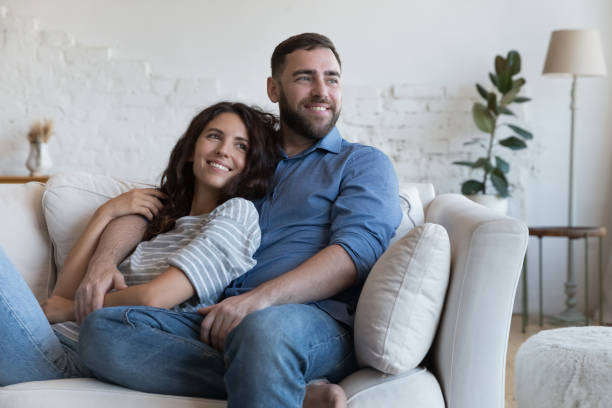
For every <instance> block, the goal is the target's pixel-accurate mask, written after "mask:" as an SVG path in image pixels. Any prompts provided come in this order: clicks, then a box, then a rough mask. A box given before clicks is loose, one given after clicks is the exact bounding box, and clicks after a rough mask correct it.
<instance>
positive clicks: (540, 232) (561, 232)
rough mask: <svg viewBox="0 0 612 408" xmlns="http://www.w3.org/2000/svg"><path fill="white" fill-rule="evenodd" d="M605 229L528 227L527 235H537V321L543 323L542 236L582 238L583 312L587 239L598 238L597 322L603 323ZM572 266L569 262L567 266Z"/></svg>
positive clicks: (525, 316) (586, 297)
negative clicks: (603, 250) (603, 247)
mask: <svg viewBox="0 0 612 408" xmlns="http://www.w3.org/2000/svg"><path fill="white" fill-rule="evenodd" d="M606 234H607V231H606V229H605V228H604V227H529V235H530V236H535V237H538V290H539V294H538V302H539V304H538V307H539V323H540V326H543V325H544V315H543V313H542V303H543V302H542V238H543V237H565V238H567V239H569V240H573V239H584V304H585V312H586V311H588V306H589V253H588V249H589V246H588V239H589V238H598V239H599V274H598V279H599V324H600V325H601V324H602V323H603V272H602V270H603V267H602V259H601V257H602V246H603V237H605V236H606ZM567 267H568V268H573V265H571V263H570V264H569V265H568V266H567ZM522 309H523V310H522V317H523V325H522V326H523V327H522V331H523V333H525V328H526V327H527V320H528V299H527V254H525V261H524V262H523V306H522ZM584 323H585V325H588V324H589V316H588V313H585V321H584Z"/></svg>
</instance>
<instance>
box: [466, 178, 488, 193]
mask: <svg viewBox="0 0 612 408" xmlns="http://www.w3.org/2000/svg"><path fill="white" fill-rule="evenodd" d="M483 190H484V184H482V183H481V182H480V181H478V180H468V181H466V182H465V183H463V184H462V185H461V193H462V194H465V195H472V194H476V193H478V192H479V191H483Z"/></svg>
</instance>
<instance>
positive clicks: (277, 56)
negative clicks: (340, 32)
mask: <svg viewBox="0 0 612 408" xmlns="http://www.w3.org/2000/svg"><path fill="white" fill-rule="evenodd" d="M315 48H329V49H330V50H331V52H333V53H334V56H335V57H336V60H338V65H339V66H340V67H342V63H341V62H340V56H339V55H338V51H336V47H335V46H334V43H333V42H332V41H331V40H330V39H329V38H327V37H326V36H324V35H322V34H317V33H303V34H298V35H294V36H293V37H289V38H287V39H286V40H285V41H283V42H282V43H280V44H278V45H277V46H276V48H275V49H274V52H273V53H272V58H271V59H270V65H271V67H272V76H273V77H275V78H278V76H279V75H280V74H281V73H282V72H283V69H284V68H285V56H286V55H289V54H291V53H292V52H293V51H295V50H309V51H310V50H314V49H315Z"/></svg>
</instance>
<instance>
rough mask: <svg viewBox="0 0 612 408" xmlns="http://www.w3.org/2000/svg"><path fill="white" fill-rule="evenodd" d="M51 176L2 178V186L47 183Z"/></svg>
mask: <svg viewBox="0 0 612 408" xmlns="http://www.w3.org/2000/svg"><path fill="white" fill-rule="evenodd" d="M49 177H51V176H38V177H32V176H0V184H23V183H29V182H30V181H38V182H40V183H46V182H47V180H49Z"/></svg>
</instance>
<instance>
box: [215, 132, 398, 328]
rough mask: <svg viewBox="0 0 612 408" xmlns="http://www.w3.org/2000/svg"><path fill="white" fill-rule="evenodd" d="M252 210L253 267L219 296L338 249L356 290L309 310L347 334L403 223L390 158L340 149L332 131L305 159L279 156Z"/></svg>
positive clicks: (360, 148)
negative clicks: (348, 262)
mask: <svg viewBox="0 0 612 408" xmlns="http://www.w3.org/2000/svg"><path fill="white" fill-rule="evenodd" d="M255 206H256V207H257V210H258V211H259V224H260V227H261V232H262V240H261V245H260V247H259V249H258V250H257V252H256V253H255V259H256V260H257V265H256V266H255V267H254V268H253V269H251V270H250V271H249V272H247V273H245V274H244V275H242V276H241V277H239V278H238V279H236V280H235V281H234V282H232V283H231V284H230V286H229V287H228V288H227V289H226V291H225V295H226V296H233V295H238V294H240V293H244V292H246V291H249V290H251V289H253V288H255V287H256V286H257V285H259V284H261V283H263V282H266V281H268V280H270V279H273V278H276V277H277V276H279V275H281V274H283V273H285V272H288V271H290V270H291V269H293V268H295V267H297V266H299V265H300V264H301V263H303V262H304V261H306V260H307V259H308V258H310V257H311V256H313V255H315V254H316V253H317V252H319V251H320V250H322V249H324V248H325V247H327V246H329V245H333V244H337V245H340V246H342V247H343V248H344V249H345V250H346V252H347V253H348V254H349V256H350V257H351V258H352V260H353V262H354V263H355V267H356V268H357V275H358V279H357V282H356V284H355V285H353V287H351V288H349V289H348V290H346V291H344V292H342V293H340V294H338V295H336V296H334V297H333V298H331V299H326V300H322V301H318V302H315V304H316V305H317V306H318V307H320V308H321V309H323V310H325V311H326V312H328V313H329V314H330V315H331V316H332V317H334V318H335V319H337V320H339V321H341V322H343V323H345V324H347V325H349V326H352V325H353V316H354V313H355V307H356V305H357V300H358V297H359V292H360V290H361V287H362V286H363V282H364V281H365V278H366V277H367V274H368V273H369V271H370V269H371V268H372V266H373V265H374V263H375V262H376V260H377V259H378V257H379V256H380V255H381V254H382V253H383V252H384V251H385V249H386V248H387V246H388V244H389V240H390V239H391V237H392V236H393V233H394V232H395V229H396V228H397V226H398V225H399V223H400V221H401V217H402V215H401V209H400V204H399V193H398V183H397V177H396V175H395V171H394V170H393V166H392V164H391V161H390V160H389V158H388V157H387V156H386V155H385V154H384V153H382V152H381V151H380V150H378V149H376V148H374V147H370V146H364V145H360V144H357V143H349V142H347V141H346V140H344V139H342V137H341V136H340V132H339V131H338V130H337V129H336V128H334V129H333V130H332V131H331V132H330V133H328V134H327V135H326V136H325V137H324V138H323V139H321V140H319V141H318V142H317V143H316V144H315V145H313V146H312V147H311V148H309V149H307V150H305V151H304V152H302V153H300V154H297V155H295V156H293V157H288V156H287V155H284V158H283V159H282V160H281V161H280V162H279V163H278V166H277V167H276V171H275V173H274V178H273V180H272V185H271V188H270V189H269V191H268V194H267V195H266V197H264V198H263V199H260V200H258V201H256V202H255Z"/></svg>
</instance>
